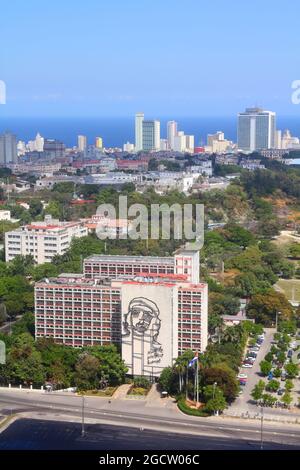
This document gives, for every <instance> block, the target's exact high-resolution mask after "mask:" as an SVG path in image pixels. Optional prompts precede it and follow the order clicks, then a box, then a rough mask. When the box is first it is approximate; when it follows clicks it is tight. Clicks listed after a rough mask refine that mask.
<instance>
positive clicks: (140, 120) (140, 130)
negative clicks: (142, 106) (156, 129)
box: [135, 113, 145, 152]
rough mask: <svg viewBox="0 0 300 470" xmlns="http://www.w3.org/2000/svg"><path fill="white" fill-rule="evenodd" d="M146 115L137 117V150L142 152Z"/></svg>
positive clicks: (139, 114)
mask: <svg viewBox="0 0 300 470" xmlns="http://www.w3.org/2000/svg"><path fill="white" fill-rule="evenodd" d="M144 117H145V115H144V113H137V114H136V115H135V150H136V152H140V151H141V150H143V121H144Z"/></svg>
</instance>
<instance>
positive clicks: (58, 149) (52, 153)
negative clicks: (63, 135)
mask: <svg viewBox="0 0 300 470" xmlns="http://www.w3.org/2000/svg"><path fill="white" fill-rule="evenodd" d="M65 151H66V147H65V144H64V143H63V142H61V141H59V140H56V139H45V141H44V152H45V154H46V156H48V157H49V158H50V159H55V158H63V157H64V156H65Z"/></svg>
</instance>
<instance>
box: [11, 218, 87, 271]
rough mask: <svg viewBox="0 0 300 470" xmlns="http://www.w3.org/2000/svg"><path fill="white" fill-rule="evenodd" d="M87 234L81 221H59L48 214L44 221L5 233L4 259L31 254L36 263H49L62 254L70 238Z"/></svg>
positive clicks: (68, 246) (67, 246)
mask: <svg viewBox="0 0 300 470" xmlns="http://www.w3.org/2000/svg"><path fill="white" fill-rule="evenodd" d="M87 234H88V229H87V227H85V226H84V223H83V222H60V221H58V220H54V219H52V218H51V217H49V216H46V217H45V221H44V222H33V223H32V224H30V225H24V226H22V227H19V228H17V229H15V230H12V231H11V232H6V233H5V261H6V262H8V261H11V260H12V259H14V258H15V257H16V256H17V255H23V256H26V255H32V256H33V257H34V260H35V261H36V263H37V264H42V263H49V262H51V260H52V258H53V257H54V256H55V255H63V254H64V253H65V252H66V251H67V250H68V249H69V248H70V244H71V241H72V239H73V238H74V237H75V238H80V237H84V236H86V235H87Z"/></svg>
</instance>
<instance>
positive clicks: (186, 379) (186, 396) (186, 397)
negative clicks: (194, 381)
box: [185, 362, 189, 400]
mask: <svg viewBox="0 0 300 470" xmlns="http://www.w3.org/2000/svg"><path fill="white" fill-rule="evenodd" d="M188 380H189V362H188V363H187V366H186V377H185V399H186V400H187V399H188Z"/></svg>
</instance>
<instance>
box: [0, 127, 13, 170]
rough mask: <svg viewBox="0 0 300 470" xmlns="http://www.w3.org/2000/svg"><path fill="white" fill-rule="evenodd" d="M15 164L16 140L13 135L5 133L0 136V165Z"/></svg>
mask: <svg viewBox="0 0 300 470" xmlns="http://www.w3.org/2000/svg"><path fill="white" fill-rule="evenodd" d="M16 162H17V140H16V136H15V135H14V134H11V133H10V132H5V133H4V134H2V135H0V164H1V165H6V164H9V163H16Z"/></svg>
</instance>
